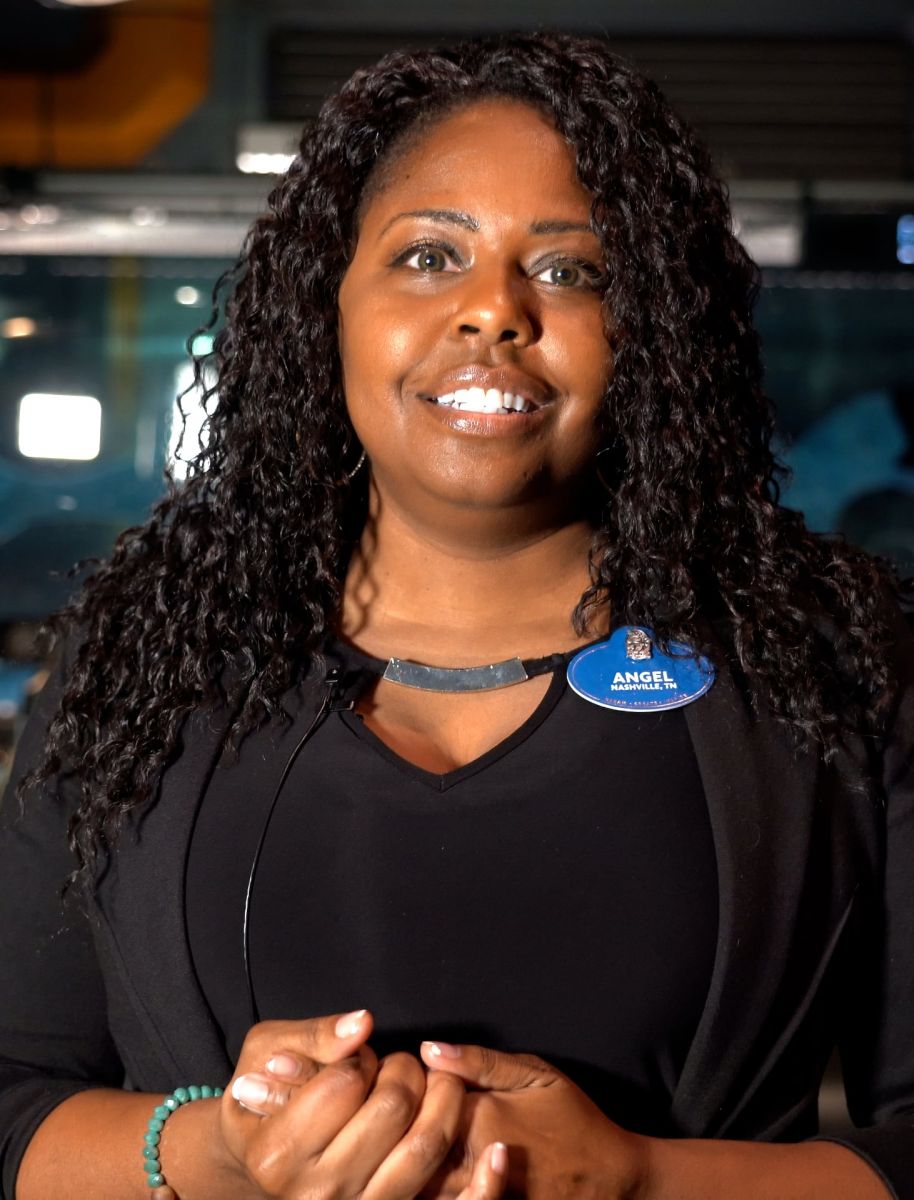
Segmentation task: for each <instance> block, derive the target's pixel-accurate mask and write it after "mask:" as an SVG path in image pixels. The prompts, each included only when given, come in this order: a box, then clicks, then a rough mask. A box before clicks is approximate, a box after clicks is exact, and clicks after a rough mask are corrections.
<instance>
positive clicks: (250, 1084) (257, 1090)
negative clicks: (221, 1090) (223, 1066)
mask: <svg viewBox="0 0 914 1200" xmlns="http://www.w3.org/2000/svg"><path fill="white" fill-rule="evenodd" d="M269 1094H270V1086H269V1084H267V1083H264V1082H263V1080H262V1079H252V1078H251V1077H250V1075H239V1076H238V1078H237V1079H236V1080H235V1082H234V1083H233V1084H232V1095H233V1096H234V1097H235V1099H236V1100H237V1101H238V1103H239V1104H255V1105H256V1104H263V1102H264V1100H266V1098H267V1096H269Z"/></svg>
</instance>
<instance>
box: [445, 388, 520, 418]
mask: <svg viewBox="0 0 914 1200" xmlns="http://www.w3.org/2000/svg"><path fill="white" fill-rule="evenodd" d="M435 403H436V404H443V405H444V406H445V407H446V408H459V409H460V410H461V411H462V412H478V413H501V414H507V413H511V412H530V411H531V410H532V408H533V405H532V404H531V403H530V401H529V400H525V399H524V397H523V396H515V395H514V394H513V393H512V392H502V391H499V389H498V388H489V389H488V390H486V389H485V388H481V387H471V388H458V389H457V391H455V392H448V393H447V395H446V396H436V397H435Z"/></svg>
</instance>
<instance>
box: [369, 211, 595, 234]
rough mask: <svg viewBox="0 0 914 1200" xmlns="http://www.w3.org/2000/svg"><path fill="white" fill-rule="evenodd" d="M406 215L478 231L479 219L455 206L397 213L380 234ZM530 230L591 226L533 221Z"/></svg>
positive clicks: (561, 230) (574, 230) (584, 229)
mask: <svg viewBox="0 0 914 1200" xmlns="http://www.w3.org/2000/svg"><path fill="white" fill-rule="evenodd" d="M407 217H424V218H426V219H427V220H430V221H442V222H444V223H445V224H448V225H459V226H460V227H461V229H468V230H469V231H470V233H478V232H479V221H477V219H476V218H475V217H471V216H470V214H469V213H465V212H460V211H459V210H458V209H455V208H414V209H411V210H410V211H409V212H401V213H397V215H396V216H395V217H391V219H390V220H389V221H388V222H387V224H386V225H385V226H384V228H383V229H382V230H381V235H383V234H385V233H386V232H387V231H388V229H390V227H391V225H395V224H396V223H397V221H403V220H405V219H406V218H407ZM530 232H531V233H534V234H550V233H593V232H594V229H593V226H591V225H589V224H588V223H587V222H586V221H563V220H558V219H556V220H552V221H534V222H533V224H532V225H531V226H530Z"/></svg>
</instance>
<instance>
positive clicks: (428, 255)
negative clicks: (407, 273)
mask: <svg viewBox="0 0 914 1200" xmlns="http://www.w3.org/2000/svg"><path fill="white" fill-rule="evenodd" d="M401 261H402V263H403V265H404V266H405V267H413V268H414V269H415V270H417V271H427V272H435V271H446V270H447V267H448V263H449V262H450V261H451V256H450V255H449V254H448V253H447V251H445V250H441V249H440V248H439V247H437V246H420V247H419V249H418V250H412V251H411V252H409V253H408V254H407V255H406V256H404V258H403V259H402V260H401Z"/></svg>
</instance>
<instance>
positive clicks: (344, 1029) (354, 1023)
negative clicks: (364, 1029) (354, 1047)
mask: <svg viewBox="0 0 914 1200" xmlns="http://www.w3.org/2000/svg"><path fill="white" fill-rule="evenodd" d="M367 1012H368V1009H367V1008H360V1009H359V1010H358V1012H351V1013H346V1015H345V1017H340V1019H339V1020H338V1021H337V1023H336V1036H337V1037H338V1038H347V1037H352V1035H353V1034H354V1033H358V1032H359V1027H360V1026H361V1024H362V1018H363V1017H364V1016H365V1014H366V1013H367Z"/></svg>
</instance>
